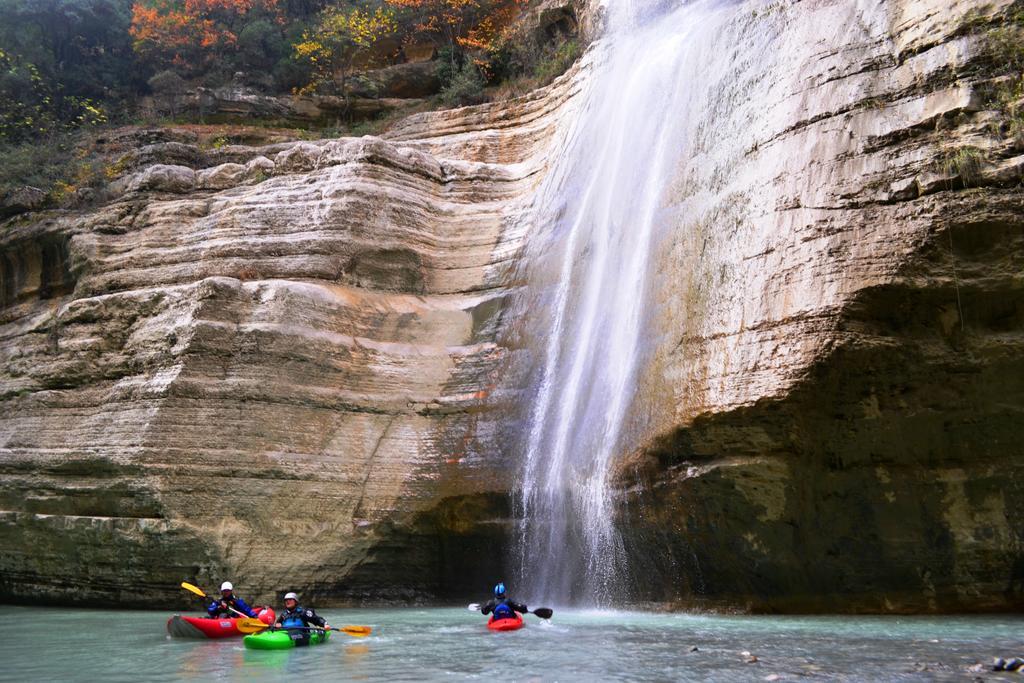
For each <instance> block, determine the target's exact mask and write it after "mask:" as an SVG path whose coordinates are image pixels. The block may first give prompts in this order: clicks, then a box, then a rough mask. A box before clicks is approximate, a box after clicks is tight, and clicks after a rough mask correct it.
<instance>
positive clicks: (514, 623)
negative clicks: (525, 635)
mask: <svg viewBox="0 0 1024 683" xmlns="http://www.w3.org/2000/svg"><path fill="white" fill-rule="evenodd" d="M524 626H526V623H525V622H524V621H523V615H522V614H519V613H518V612H516V616H515V618H509V619H498V620H495V619H494V617H491V618H490V620H489V621H488V622H487V628H489V629H491V630H492V631H518V630H519V629H521V628H522V627H524Z"/></svg>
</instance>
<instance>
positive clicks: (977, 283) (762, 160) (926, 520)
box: [619, 1, 1024, 611]
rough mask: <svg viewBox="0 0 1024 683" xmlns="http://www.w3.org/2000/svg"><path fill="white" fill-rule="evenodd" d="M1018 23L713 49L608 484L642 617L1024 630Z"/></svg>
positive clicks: (825, 5) (965, 13)
mask: <svg viewBox="0 0 1024 683" xmlns="http://www.w3.org/2000/svg"><path fill="white" fill-rule="evenodd" d="M1015 8H1017V6H1016V5H1014V4H1013V3H1009V2H990V3H945V2H910V1H906V2H903V1H892V2H883V3H835V2H793V3H775V4H774V5H772V6H771V7H770V8H769V10H768V11H764V9H763V8H762V9H757V8H754V7H752V6H751V8H750V9H749V10H747V11H741V12H740V13H739V15H738V17H739V18H738V19H737V20H736V21H735V22H733V24H732V25H731V26H730V27H729V29H728V31H727V32H726V33H727V35H724V36H722V37H721V41H722V44H728V45H736V46H743V49H742V51H740V52H737V54H736V59H735V60H734V62H733V65H732V66H733V68H732V69H731V70H730V72H729V73H728V75H727V76H726V77H725V78H724V79H723V80H721V81H720V82H714V83H709V84H706V85H707V87H709V88H710V92H711V93H712V95H711V96H710V97H709V101H708V105H707V108H706V110H704V111H702V112H701V116H702V117H703V120H705V121H707V125H705V126H702V127H701V129H700V135H699V136H698V139H697V140H696V141H695V150H694V154H693V158H692V159H690V161H689V162H688V163H686V164H684V167H683V168H681V170H680V172H679V174H678V177H677V178H676V179H675V185H674V188H675V189H674V192H673V194H672V196H671V197H670V198H669V200H668V205H669V206H668V209H667V210H668V212H672V211H676V213H677V214H678V215H679V216H680V218H678V219H677V221H676V222H675V224H674V225H673V228H672V230H671V231H670V233H669V234H668V235H667V237H666V238H665V240H664V244H663V245H662V246H661V248H660V249H659V253H660V254H661V257H660V264H659V287H658V293H657V295H656V298H657V300H658V302H659V312H658V315H657V316H656V325H657V328H658V334H660V335H661V336H662V339H663V341H662V342H661V343H660V345H659V346H658V348H657V350H656V352H655V354H654V355H655V357H654V360H653V362H652V367H651V368H649V370H648V372H647V374H646V375H645V382H644V383H643V386H642V388H641V390H640V394H639V396H638V397H637V399H636V402H635V403H636V405H637V406H639V407H642V408H644V409H648V408H649V407H651V406H653V407H654V408H653V411H654V413H655V416H654V418H653V422H654V424H653V425H649V428H648V431H647V432H646V434H647V435H648V436H647V438H646V440H644V441H643V442H642V443H643V444H644V445H643V446H642V447H641V448H639V449H637V451H636V452H635V453H634V454H632V455H631V456H629V457H627V458H625V459H624V460H623V462H622V463H620V467H619V472H620V479H619V481H620V495H621V497H622V501H623V505H622V510H623V511H624V512H623V520H622V528H623V529H625V530H626V538H627V542H628V543H629V545H630V549H631V555H632V558H633V567H632V570H633V575H634V576H643V577H646V578H645V579H644V580H643V582H639V581H638V583H637V585H635V586H634V587H633V588H634V590H635V593H634V595H635V596H636V597H637V598H638V599H653V600H659V601H666V600H667V601H675V602H676V604H690V605H703V606H707V605H712V606H729V607H740V608H749V609H755V610H784V611H794V610H796V611H829V610H854V611H857V610H862V611H936V610H938V611H946V610H954V611H955V610H967V611H972V610H1002V609H1007V610H1016V609H1019V608H1020V607H1022V606H1024V600H1022V597H1021V582H1022V579H1024V573H1022V572H1024V546H1022V542H1024V508H1022V506H1021V505H1020V503H1019V502H1018V501H1019V500H1020V494H1021V486H1022V482H1024V476H1022V475H1024V472H1022V469H1021V467H1022V463H1024V451H1022V439H1021V436H1022V434H1024V432H1022V427H1021V425H1022V424H1024V423H1022V422H1021V409H1022V406H1024V372H1022V369H1024V334H1022V333H1024V280H1022V278H1021V273H1022V272H1024V202H1022V194H1021V187H1020V183H1021V177H1022V169H1024V147H1022V144H1021V143H1022V140H1021V139H1020V138H1019V136H1018V137H1016V139H1015V138H1014V136H1013V135H1008V134H1007V128H1006V121H1007V117H1008V116H1010V115H1011V114H1008V113H1007V110H1006V109H1005V107H1003V105H1001V104H1000V103H999V102H998V100H999V98H998V97H997V93H998V91H999V89H1000V87H1001V85H1000V84H1001V83H1005V82H1006V76H1005V74H1006V72H1007V69H1008V67H1009V65H1008V63H1007V62H1006V58H1005V56H1004V55H1001V54H999V53H998V52H997V51H994V49H993V40H994V39H995V38H997V37H998V36H999V35H1000V33H999V32H1001V31H1010V32H1011V33H1010V35H1018V34H1015V33H1012V32H1013V31H1018V30H1019V28H1017V29H1014V28H1012V26H1013V22H1014V21H1015V20H1014V19H1013V17H1014V12H1016V11H1018V9H1015ZM1007 26H1011V28H1009V29H1007V28H1006V27H1007ZM1017 77H1019V74H1017ZM1011 111H1012V108H1011ZM638 412H639V411H638ZM652 576H657V577H659V578H656V579H654V580H653V581H652V580H651V578H650V577H652Z"/></svg>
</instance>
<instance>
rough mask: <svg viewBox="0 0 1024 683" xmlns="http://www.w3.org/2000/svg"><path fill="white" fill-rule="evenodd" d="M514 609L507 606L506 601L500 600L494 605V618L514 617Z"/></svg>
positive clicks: (496, 619)
mask: <svg viewBox="0 0 1024 683" xmlns="http://www.w3.org/2000/svg"><path fill="white" fill-rule="evenodd" d="M515 618H516V611H515V610H514V609H512V608H511V607H509V606H508V603H507V602H505V601H504V600H502V601H501V602H499V603H498V604H497V605H495V606H494V620H495V621H498V620H500V619H515Z"/></svg>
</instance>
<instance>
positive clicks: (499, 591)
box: [494, 583, 505, 598]
mask: <svg viewBox="0 0 1024 683" xmlns="http://www.w3.org/2000/svg"><path fill="white" fill-rule="evenodd" d="M494 597H496V598H503V597H505V584H503V583H499V584H498V585H497V586H495V587H494Z"/></svg>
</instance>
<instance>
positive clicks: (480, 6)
mask: <svg viewBox="0 0 1024 683" xmlns="http://www.w3.org/2000/svg"><path fill="white" fill-rule="evenodd" d="M386 1H387V4H389V5H391V6H393V7H396V8H400V9H401V10H402V11H403V14H404V17H405V19H406V21H407V22H408V24H409V26H410V27H411V32H410V36H411V37H416V36H424V37H427V38H429V39H431V40H433V41H434V42H435V43H436V44H438V45H447V46H449V47H451V48H452V49H453V50H456V49H489V48H490V47H491V46H493V44H494V41H495V40H496V39H497V38H498V36H499V34H500V33H501V31H502V30H503V29H504V28H505V27H506V26H508V24H509V23H511V21H512V19H513V18H515V14H516V13H517V12H518V10H519V9H520V8H521V7H522V6H523V5H525V4H526V0H386Z"/></svg>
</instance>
